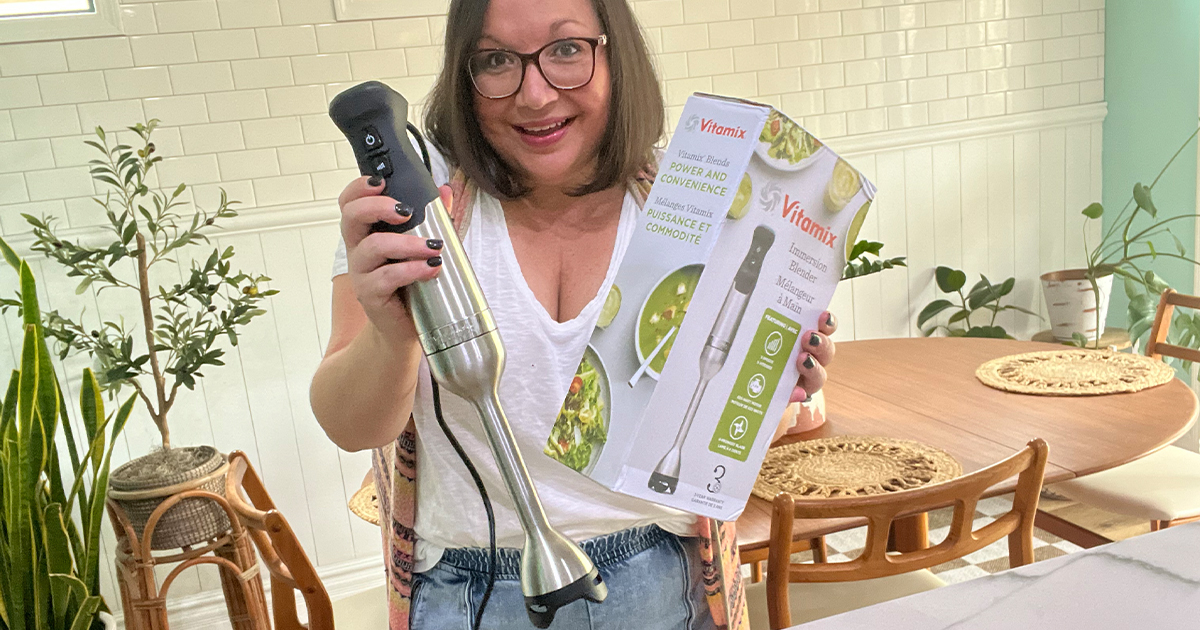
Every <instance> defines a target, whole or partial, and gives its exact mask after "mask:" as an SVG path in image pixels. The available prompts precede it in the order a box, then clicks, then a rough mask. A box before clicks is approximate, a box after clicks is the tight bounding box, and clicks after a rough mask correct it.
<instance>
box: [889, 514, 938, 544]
mask: <svg viewBox="0 0 1200 630" xmlns="http://www.w3.org/2000/svg"><path fill="white" fill-rule="evenodd" d="M890 540H891V542H892V544H893V545H894V546H895V548H896V551H917V550H918V549H927V548H928V547H929V515H928V514H916V515H913V516H906V517H904V518H898V519H896V520H895V521H893V522H892V531H891V538H890Z"/></svg>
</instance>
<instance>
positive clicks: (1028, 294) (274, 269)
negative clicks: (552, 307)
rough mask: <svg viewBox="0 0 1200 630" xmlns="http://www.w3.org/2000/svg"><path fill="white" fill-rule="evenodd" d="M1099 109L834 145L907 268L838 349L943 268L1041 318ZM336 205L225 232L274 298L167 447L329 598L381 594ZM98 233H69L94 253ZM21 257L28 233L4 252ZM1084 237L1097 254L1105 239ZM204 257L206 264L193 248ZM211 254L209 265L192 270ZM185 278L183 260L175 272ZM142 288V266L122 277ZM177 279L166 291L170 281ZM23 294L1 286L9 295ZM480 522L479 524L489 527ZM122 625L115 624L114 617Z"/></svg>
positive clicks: (871, 296)
mask: <svg viewBox="0 0 1200 630" xmlns="http://www.w3.org/2000/svg"><path fill="white" fill-rule="evenodd" d="M1104 115H1105V106H1104V104H1103V103H1097V104H1089V105H1080V106H1075V107H1068V108H1061V109H1054V110H1048V111H1040V112H1031V113H1024V114H1013V115H1005V116H999V117H994V118H988V119H984V120H977V121H964V122H958V123H950V124H945V125H936V126H929V127H925V128H920V129H909V130H903V131H886V132H881V133H875V134H867V135H860V136H850V137H843V138H836V139H833V140H831V141H830V146H831V147H832V148H834V150H836V151H838V152H840V153H842V154H843V155H844V156H845V157H847V158H848V159H849V161H850V162H851V163H852V164H854V165H855V166H857V167H858V168H860V169H861V170H862V171H863V172H864V173H865V174H866V175H867V176H868V177H869V178H870V179H872V180H873V181H874V182H875V183H876V184H877V185H878V187H879V196H878V199H877V202H876V204H875V206H874V207H873V208H872V212H871V217H870V219H869V220H868V221H867V223H866V225H865V226H864V228H863V232H862V234H861V236H862V237H863V238H870V239H877V240H881V241H883V242H884V243H885V248H884V253H885V254H886V255H887V256H907V257H908V260H909V267H908V268H907V269H895V270H891V271H887V272H885V273H883V274H877V275H874V276H869V277H866V278H861V279H857V280H853V281H849V282H846V283H843V284H842V286H841V288H840V289H839V291H838V292H837V295H836V296H835V298H834V304H833V306H832V310H833V311H834V312H836V313H837V314H838V316H839V318H840V320H841V330H840V331H839V333H838V336H837V337H838V338H839V339H841V340H850V339H860V338H861V339H866V338H874V337H903V336H910V335H916V334H920V333H919V331H918V330H917V329H916V326H915V317H916V314H917V313H918V312H919V311H920V309H921V308H922V307H923V306H924V305H925V304H926V303H928V302H929V301H931V300H932V299H934V298H935V293H936V290H935V288H934V283H933V279H932V278H933V268H934V267H935V266H936V265H939V264H944V265H950V266H953V267H956V268H960V269H963V270H965V271H966V272H967V274H968V275H969V276H970V279H971V281H972V282H973V281H974V280H975V279H976V278H977V276H978V274H979V273H985V274H987V275H988V277H989V278H991V279H993V280H1003V279H1004V278H1007V277H1009V276H1015V277H1016V278H1017V284H1016V290H1015V291H1014V293H1013V296H1012V302H1013V303H1015V304H1019V305H1021V306H1024V307H1026V308H1030V309H1033V310H1038V311H1043V312H1044V308H1043V306H1042V304H1041V290H1040V287H1039V284H1038V279H1037V278H1038V275H1039V274H1040V273H1042V272H1044V271H1049V270H1053V269H1059V268H1063V267H1066V266H1071V265H1078V264H1080V263H1082V261H1083V252H1084V231H1083V225H1082V224H1083V221H1082V219H1083V217H1082V216H1081V215H1080V210H1081V209H1082V208H1083V207H1084V206H1086V205H1087V204H1088V203H1090V202H1091V201H1093V200H1096V199H1099V197H1100V155H1101V145H1102V135H1101V122H1102V121H1103V119H1104ZM337 234H338V228H337V208H336V206H335V204H334V203H332V202H328V201H326V202H313V203H306V204H302V205H294V206H276V207H273V208H257V209H252V210H249V211H247V212H246V213H245V214H243V215H242V216H239V217H238V218H236V219H234V220H232V221H230V222H229V227H228V229H226V230H224V231H222V232H221V233H220V235H219V237H218V238H216V239H214V244H215V245H217V246H220V247H224V246H227V245H232V246H234V247H235V248H236V251H237V257H236V258H235V261H236V264H237V266H239V267H241V268H244V269H246V270H248V271H249V270H253V271H260V272H262V273H265V274H267V275H268V276H270V277H271V278H272V281H271V286H272V287H273V288H276V289H279V290H280V293H279V294H278V295H276V296H274V297H272V298H270V304H269V305H268V306H267V309H268V314H267V315H265V316H263V317H261V318H259V319H257V320H255V322H254V323H253V324H251V325H250V326H249V328H248V329H247V330H246V332H245V333H244V334H243V335H242V336H241V337H240V339H241V342H240V345H239V346H238V347H236V348H233V347H226V350H227V355H226V362H227V365H226V366H225V367H223V368H217V369H210V370H206V373H207V377H206V378H204V379H203V380H201V382H200V385H199V386H198V387H197V389H196V391H195V392H188V391H184V392H182V393H181V394H180V400H179V403H178V404H177V405H176V407H175V409H174V410H173V411H172V414H173V417H172V419H171V420H172V422H171V427H172V442H173V443H174V444H176V445H187V444H202V443H203V444H214V445H215V446H217V447H218V448H219V449H221V450H222V451H225V452H228V451H231V450H235V449H240V450H244V451H246V452H247V453H249V455H250V459H251V461H252V462H253V463H254V465H255V466H256V467H257V468H258V470H259V472H260V473H261V474H262V476H263V479H264V481H265V483H266V485H267V488H268V489H269V491H270V492H271V494H272V496H273V497H274V498H275V501H276V503H277V504H278V506H279V508H280V510H281V511H282V512H283V513H284V514H285V515H286V516H287V518H288V519H289V521H290V522H291V523H292V526H293V528H294V529H295V530H296V533H297V534H298V536H299V537H300V539H301V541H302V542H303V544H304V546H305V548H306V549H307V550H308V552H309V554H310V555H311V557H312V559H313V561H314V563H315V564H316V565H317V566H318V567H319V570H320V571H321V573H322V575H323V577H324V578H325V579H326V580H327V583H326V586H327V587H328V588H329V590H330V592H331V594H332V595H333V596H334V597H339V596H346V595H350V594H353V593H356V592H360V591H362V590H364V589H367V588H370V587H371V586H373V585H378V584H380V583H381V582H382V579H383V573H382V559H381V557H380V555H381V554H380V544H379V532H378V530H377V528H375V527H374V526H372V525H368V524H366V523H364V522H362V521H360V520H358V519H357V518H356V517H354V516H352V515H351V514H350V512H349V511H348V510H347V509H346V502H347V501H348V499H349V498H350V496H351V495H352V494H353V493H354V491H355V490H357V489H358V487H359V485H360V483H361V481H362V479H363V476H364V474H365V473H366V472H367V470H368V468H369V456H368V455H367V454H366V453H346V452H341V451H339V450H338V449H337V448H336V447H335V446H334V445H333V444H332V443H331V442H329V440H328V439H326V437H325V435H324V434H323V433H322V431H321V429H320V427H319V426H318V425H317V423H316V421H315V420H314V419H313V416H312V412H311V410H310V408H309V404H308V387H309V381H310V379H311V377H312V374H313V372H314V370H315V369H316V366H317V364H318V362H319V361H320V358H321V354H322V352H323V349H324V347H325V344H326V341H327V340H328V337H329V328H330V291H329V273H330V265H331V262H332V257H333V250H334V247H335V245H336V242H337ZM91 235H94V229H88V228H71V229H68V230H66V231H65V232H64V236H69V237H72V238H84V239H88V238H94V236H91ZM10 238H11V239H12V240H13V242H14V246H16V247H17V249H18V250H19V251H20V252H22V253H23V254H24V255H30V252H29V251H28V245H29V240H28V237H26V236H13V237H10ZM1088 238H1090V239H1092V242H1095V240H1094V239H1095V235H1091V236H1089V237H1088ZM198 251H202V250H199V249H198ZM199 255H200V254H199V253H198V254H197V256H199ZM29 260H30V263H31V264H32V265H33V268H34V273H35V274H37V276H38V279H39V283H40V287H41V291H42V299H43V300H44V304H43V307H44V308H51V309H58V310H60V311H63V312H64V313H67V314H78V313H80V312H83V313H84V317H85V318H86V319H88V320H89V321H95V319H96V317H97V316H98V315H100V316H103V317H105V318H120V317H124V319H125V321H127V322H131V323H132V322H139V321H140V315H139V314H138V312H137V311H136V310H134V309H133V308H131V307H135V306H136V304H135V303H133V302H129V301H125V302H122V301H120V300H118V299H117V295H116V290H112V291H105V292H102V293H100V294H96V293H94V292H93V291H90V290H89V291H88V292H85V293H84V294H83V295H76V294H75V283H74V282H71V281H68V280H67V279H66V278H65V277H64V276H63V274H62V273H61V270H60V269H59V268H57V267H56V266H54V265H53V264H48V263H47V262H45V261H44V260H43V259H41V258H40V257H35V256H32V255H30V258H29ZM187 265H188V261H187V260H180V261H179V267H178V269H175V268H172V270H171V274H175V273H177V272H182V271H183V270H184V269H185V268H186V266H187ZM128 271H129V272H130V273H132V269H130V270H128ZM174 279H175V278H174V275H171V276H170V277H167V275H166V274H164V276H163V277H161V278H158V279H157V280H159V281H162V282H167V281H172V280H174ZM15 288H16V280H15V277H14V274H12V273H7V272H5V273H0V291H3V292H4V293H5V294H9V293H11V292H12V291H13V290H15ZM1000 323H1001V324H1003V325H1004V326H1006V327H1007V328H1008V329H1009V330H1010V331H1012V332H1014V333H1015V334H1016V335H1017V336H1018V337H1023V338H1027V337H1028V336H1029V335H1030V334H1032V333H1033V332H1036V331H1037V330H1040V329H1041V328H1044V327H1045V325H1044V324H1043V323H1039V322H1038V321H1037V320H1036V319H1035V318H1032V317H1028V316H1024V315H1020V316H1015V317H1013V316H1005V317H1002V318H1001V320H1000ZM4 324H5V328H4V336H2V337H0V343H7V344H8V352H0V367H7V368H11V367H12V366H14V365H15V360H16V356H17V354H18V351H19V346H20V332H21V331H20V328H19V326H18V322H17V320H16V318H15V317H13V316H11V315H10V316H8V317H5V318H4ZM86 365H87V361H86V360H83V359H79V358H76V359H72V360H70V361H68V362H67V365H66V366H65V368H64V372H63V373H62V374H61V377H62V378H64V379H65V382H66V384H67V387H68V388H69V389H70V394H69V395H71V396H77V395H78V384H79V372H80V371H81V370H82V368H83V367H84V366H86ZM157 441H158V438H157V434H156V432H155V429H154V427H153V424H152V423H151V422H150V421H149V419H148V418H147V417H146V416H145V413H144V412H141V411H139V416H138V417H136V418H134V419H132V420H131V421H130V423H129V425H128V428H127V429H126V432H125V439H123V440H121V441H120V442H119V444H118V446H117V451H116V453H115V455H114V462H116V463H121V462H124V461H127V460H128V459H129V458H130V457H131V456H134V455H140V454H143V453H146V452H148V451H149V450H150V449H151V448H153V447H154V445H155V444H156V443H157ZM481 518H482V512H481ZM113 544H114V539H113V536H112V533H111V532H110V531H109V530H108V529H107V528H106V529H105V530H104V545H105V547H104V553H105V555H104V559H103V566H104V572H103V574H102V578H103V587H104V595H105V596H106V597H107V598H108V601H109V602H110V604H112V605H113V606H115V607H119V606H118V602H119V601H120V600H119V598H118V596H117V593H116V591H115V590H114V587H113V579H112V578H113V568H112V565H113V556H112V549H113ZM169 602H170V603H169V609H170V610H171V615H172V620H173V627H175V628H177V629H186V628H217V627H228V624H227V621H226V620H225V617H224V616H225V609H224V603H223V601H222V599H221V595H220V585H219V582H218V579H217V575H216V573H215V569H213V567H211V566H206V567H202V568H199V569H192V570H190V571H188V572H187V573H186V574H185V575H184V576H183V577H181V578H180V579H179V580H177V581H176V583H175V585H174V586H173V588H172V592H171V595H170V598H169ZM116 612H118V613H119V612H120V611H119V610H118V611H116Z"/></svg>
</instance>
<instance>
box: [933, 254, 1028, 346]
mask: <svg viewBox="0 0 1200 630" xmlns="http://www.w3.org/2000/svg"><path fill="white" fill-rule="evenodd" d="M934 280H935V281H936V282H937V287H938V290H939V291H941V292H942V293H946V294H950V295H954V296H957V298H958V303H957V304H955V303H954V302H951V301H950V300H946V299H937V300H934V301H932V302H930V303H929V304H928V305H926V306H925V308H923V309H921V313H920V314H919V315H917V328H920V329H921V334H923V335H925V336H926V337H928V336H930V335H933V334H934V333H937V332H939V331H941V332H944V333H945V334H946V336H948V337H985V338H991V339H1012V338H1013V337H1012V335H1010V334H1008V331H1007V330H1005V329H1004V327H1003V326H1000V325H998V324H997V323H996V317H997V316H998V315H1000V313H1003V312H1005V311H1017V312H1019V313H1025V314H1026V315H1033V316H1034V317H1037V318H1038V319H1041V316H1040V315H1038V314H1037V313H1035V312H1033V311H1031V310H1029V309H1027V308H1022V307H1020V306H1016V305H1013V304H1004V303H1002V301H1003V299H1004V297H1005V296H1007V295H1008V294H1009V293H1012V290H1013V288H1014V287H1015V286H1016V284H1017V281H1016V279H1015V278H1009V279H1007V280H1005V281H1004V282H1001V283H1000V284H994V283H992V281H991V280H988V278H987V276H985V275H983V274H979V282H976V283H975V285H974V286H972V287H971V289H970V290H969V291H967V292H966V293H965V294H964V293H963V287H964V286H966V284H967V274H965V273H963V272H962V271H959V270H958V269H953V268H951V267H945V266H941V267H938V268H937V269H936V270H935V271H934ZM944 311H951V313H950V316H949V318H947V319H946V321H945V323H937V322H936V321H935V318H937V316H938V315H940V314H941V313H942V312H944ZM972 315H975V316H976V318H975V320H974V321H972V320H971V316H972ZM926 324H930V325H929V326H928V327H926Z"/></svg>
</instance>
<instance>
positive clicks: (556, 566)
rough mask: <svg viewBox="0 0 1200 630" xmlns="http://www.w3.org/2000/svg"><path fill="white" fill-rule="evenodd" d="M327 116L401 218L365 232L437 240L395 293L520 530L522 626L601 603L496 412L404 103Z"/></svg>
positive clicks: (342, 104) (487, 327) (392, 94)
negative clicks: (485, 450) (465, 417)
mask: <svg viewBox="0 0 1200 630" xmlns="http://www.w3.org/2000/svg"><path fill="white" fill-rule="evenodd" d="M329 116H330V118H332V119H333V121H334V123H335V124H337V126H338V128H339V129H340V130H341V131H342V133H344V134H345V135H346V138H347V139H348V140H349V141H350V143H351V145H352V146H353V148H354V154H355V157H356V158H357V160H358V165H359V170H360V172H362V173H363V174H364V175H377V176H380V177H382V178H383V180H384V182H385V186H384V190H383V193H384V194H385V195H387V196H390V197H392V198H393V199H395V200H396V201H397V202H398V204H399V206H406V207H407V208H408V209H409V211H410V212H411V216H410V218H409V220H408V221H407V222H405V223H403V224H401V225H390V224H387V223H378V224H376V225H375V226H374V229H376V230H384V231H391V232H405V233H411V234H413V235H416V236H419V237H421V238H424V239H439V240H441V241H442V243H443V246H442V250H441V257H442V266H441V271H440V272H439V273H438V275H437V276H436V277H435V278H433V279H432V280H428V281H423V282H416V283H414V284H411V285H409V286H407V287H405V288H404V289H403V296H404V299H405V302H406V304H407V305H408V309H409V312H410V313H411V314H412V317H413V321H414V323H415V325H416V329H417V334H418V336H419V338H420V343H421V348H422V349H423V350H424V352H425V355H426V358H427V360H428V362H429V368H430V372H431V373H432V375H433V378H434V380H435V381H436V382H437V383H438V384H440V385H441V386H443V387H445V388H446V389H447V390H449V391H450V392H452V393H454V394H455V395H457V396H459V397H461V398H464V399H466V400H468V401H470V402H471V403H472V404H473V405H474V406H475V409H476V411H478V413H479V417H480V420H482V422H483V428H484V433H485V435H486V436H487V440H488V444H489V446H490V447H491V451H492V455H493V457H494V458H495V460H496V466H497V468H498V469H499V471H500V475H501V477H502V478H503V479H504V484H505V486H506V488H507V490H508V492H509V494H510V495H511V496H512V499H513V504H514V506H515V508H516V512H517V517H518V518H519V519H520V521H521V526H522V527H523V528H524V530H525V546H524V549H523V551H522V555H521V590H522V592H523V593H524V595H525V607H526V612H527V613H528V614H529V618H530V621H532V622H533V624H534V625H535V626H537V627H539V628H545V627H547V626H549V625H550V623H551V622H552V621H553V620H554V614H555V612H556V611H557V610H558V608H560V607H562V606H565V605H567V604H569V603H571V602H573V601H575V600H577V599H581V598H586V599H590V600H592V601H595V602H600V601H603V600H604V598H605V597H606V596H607V594H608V589H607V587H606V586H605V585H604V582H603V580H601V578H600V575H599V572H598V571H597V570H596V567H595V565H594V564H593V563H592V561H591V559H589V558H588V557H587V555H586V554H584V553H583V551H582V550H581V549H580V548H579V547H578V546H577V545H576V544H575V543H573V542H571V541H570V540H568V539H567V538H566V537H565V536H563V535H562V534H560V533H559V532H558V531H556V530H555V529H554V527H553V526H551V525H550V523H549V521H548V519H547V518H546V513H545V511H544V510H543V509H542V504H541V501H540V500H539V499H538V495H537V489H536V488H535V487H534V485H533V480H532V479H530V477H529V471H528V470H527V469H526V468H525V462H524V460H523V459H522V457H521V451H520V449H519V448H518V447H517V442H516V439H515V437H514V436H513V433H512V430H511V428H510V427H509V424H508V420H507V418H506V417H505V415H504V410H503V409H502V407H501V405H500V400H499V396H498V394H497V388H498V386H499V384H500V375H501V374H502V373H503V372H504V358H505V355H504V345H503V343H502V342H501V340H500V335H499V333H498V332H497V330H496V322H495V320H494V319H493V318H492V314H491V310H490V309H489V308H488V305H487V300H486V299H484V296H483V292H482V291H481V290H480V288H479V282H478V280H477V279H476V278H475V272H474V270H472V268H471V264H470V261H468V260H467V257H466V254H465V252H464V251H463V247H462V243H461V242H460V241H459V238H458V235H457V233H456V232H455V230H454V225H453V223H452V222H451V220H450V216H449V214H448V213H447V212H446V208H445V207H444V206H443V205H442V201H441V199H440V197H439V194H438V189H437V186H435V185H434V183H433V180H432V178H431V177H430V176H429V173H428V172H426V170H425V167H424V166H423V164H422V161H421V158H420V157H419V156H418V155H417V153H416V151H415V150H414V149H413V147H412V145H411V144H410V143H409V141H408V138H407V134H406V133H405V127H406V125H407V116H408V102H407V101H405V100H404V97H403V96H401V95H400V94H399V93H397V92H396V91H394V90H392V89H391V88H389V87H388V86H386V85H384V84H382V83H379V82H376V81H369V82H367V83H364V84H361V85H357V86H355V87H352V88H350V89H348V90H346V91H345V92H342V93H341V94H339V95H337V97H335V98H334V99H333V101H332V102H331V103H330V104H329ZM399 206H398V209H399Z"/></svg>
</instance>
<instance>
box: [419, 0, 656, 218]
mask: <svg viewBox="0 0 1200 630" xmlns="http://www.w3.org/2000/svg"><path fill="white" fill-rule="evenodd" d="M489 2H490V0H453V2H451V3H450V11H449V13H448V15H447V16H446V56H445V63H444V65H443V66H442V73H441V75H440V76H439V77H438V80H437V83H436V84H435V85H434V86H433V91H432V92H430V94H429V98H428V100H427V103H428V105H427V107H426V111H425V128H426V129H427V130H428V131H429V135H430V138H431V140H432V141H433V143H434V145H435V146H437V148H438V149H439V150H440V151H441V152H442V153H443V154H444V155H445V156H446V158H447V159H448V160H449V161H450V162H451V163H452V164H455V165H457V166H459V167H460V168H462V169H463V171H464V172H465V173H466V174H467V176H468V177H470V178H471V179H472V180H473V181H474V182H475V183H476V184H477V185H478V186H479V187H480V188H482V189H483V190H485V191H487V192H488V193H490V194H492V195H495V196H497V197H500V198H508V199H512V198H517V197H521V196H523V195H525V194H527V193H528V192H529V186H528V183H527V181H526V180H527V174H526V173H524V172H522V169H520V167H519V166H518V165H515V164H509V163H507V162H506V161H505V160H504V158H502V157H501V156H500V155H499V154H498V153H496V150H495V149H494V148H493V147H492V146H491V144H490V143H488V141H487V140H486V139H484V137H483V133H482V130H481V129H480V126H479V121H478V120H477V118H476V112H475V88H474V87H473V86H472V85H471V78H470V76H468V74H467V72H466V70H465V68H466V63H467V57H468V56H469V55H470V54H471V53H472V52H474V51H475V47H476V45H477V43H478V42H479V39H480V37H482V36H483V18H484V14H485V13H486V12H487V8H488V4H489ZM592 7H593V8H594V9H595V10H596V15H597V16H598V17H599V19H600V28H601V29H603V31H602V32H603V33H604V34H606V35H607V36H608V44H607V46H605V47H604V49H602V50H603V52H604V53H605V54H607V55H608V64H609V68H610V70H609V72H610V74H611V76H612V95H611V98H610V100H609V106H608V126H607V128H606V129H605V131H604V135H603V137H601V139H600V146H599V147H598V149H597V166H596V172H595V173H593V174H592V180H591V181H590V182H588V183H587V184H584V185H583V186H582V187H580V188H579V189H578V190H575V191H572V194H574V195H586V194H589V193H593V192H597V191H601V190H605V189H607V188H609V187H611V186H614V185H616V184H618V183H620V182H623V181H625V180H628V179H630V178H632V177H634V176H635V175H636V174H637V173H638V171H639V170H641V168H642V167H643V166H645V165H647V164H649V163H652V162H653V160H654V153H653V150H654V145H655V144H656V143H657V142H658V141H659V140H660V139H661V138H662V135H663V117H664V115H665V114H664V111H665V110H664V107H663V97H662V92H661V91H660V90H659V86H658V79H657V77H656V75H655V73H654V66H653V65H652V64H651V62H650V52H649V50H648V49H647V47H646V41H645V39H644V38H643V37H642V31H641V28H640V27H639V26H638V23H637V20H636V19H634V17H633V14H632V13H631V12H630V10H629V5H628V4H626V0H592Z"/></svg>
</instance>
